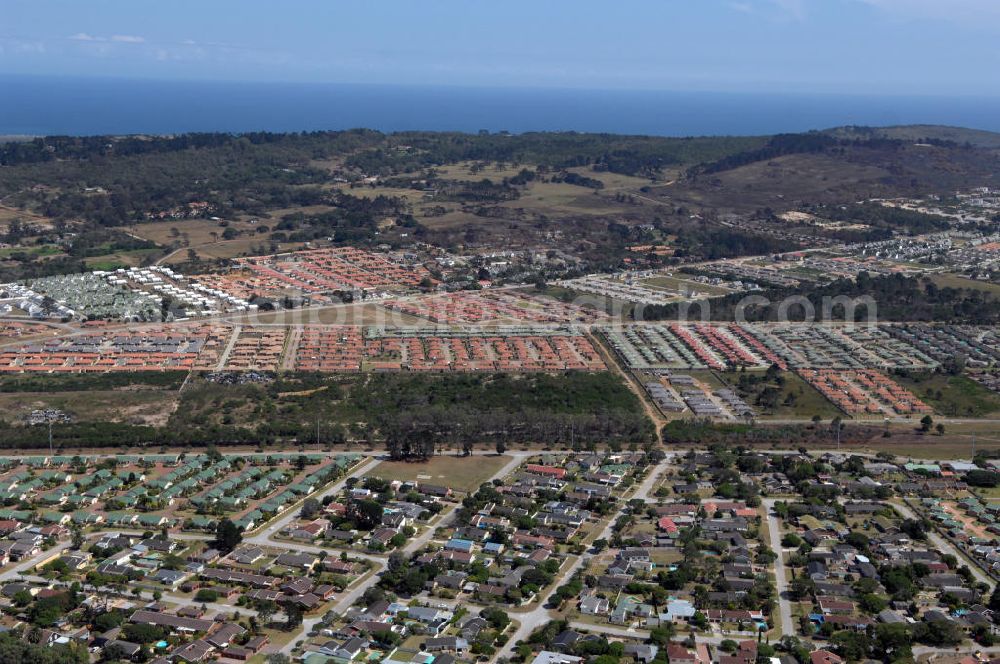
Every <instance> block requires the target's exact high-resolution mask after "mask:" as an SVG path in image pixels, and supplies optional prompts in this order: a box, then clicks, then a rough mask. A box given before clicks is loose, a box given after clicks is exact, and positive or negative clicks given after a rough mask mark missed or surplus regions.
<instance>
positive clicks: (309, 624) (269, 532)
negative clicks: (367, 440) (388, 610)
mask: <svg viewBox="0 0 1000 664" xmlns="http://www.w3.org/2000/svg"><path fill="white" fill-rule="evenodd" d="M529 454H530V453H528V452H515V453H511V456H512V458H511V460H510V461H509V462H507V463H506V464H504V466H503V467H502V468H501V469H500V470H498V471H497V472H496V473H494V474H493V476H492V477H490V478H489V479H488V480H486V481H487V482H491V481H493V480H494V479H501V478H503V477H505V476H507V475H508V474H509V473H510V472H511V471H513V470H514V469H515V468H517V466H519V465H520V464H521V461H522V459H523V457H525V456H528V455H529ZM371 461H372V460H369V461H368V462H366V463H364V464H362V465H361V466H360V467H359V468H358V469H357V470H355V472H353V473H351V475H349V476H348V477H353V476H360V475H363V474H364V473H366V472H368V470H370V466H371V465H372V462H371ZM346 481H347V478H346V477H345V478H344V479H343V480H341V481H340V482H337V484H335V485H334V486H332V487H330V488H329V489H327V490H326V491H323V492H322V493H321V494H319V495H318V496H317V497H322V496H325V495H328V494H331V493H337V492H339V491H340V490H341V489H342V488H343V486H344V484H345V483H346ZM459 507H461V503H455V504H453V505H450V506H449V507H448V508H447V509H446V510H444V511H443V512H442V513H441V514H439V515H438V518H437V519H436V520H435V521H434V523H433V524H431V525H429V526H427V527H426V528H424V532H422V533H421V534H420V535H419V536H417V537H415V538H413V539H412V540H410V541H409V542H408V543H407V544H406V546H405V547H403V549H402V552H403V553H404V554H405V555H406V556H410V555H412V554H414V553H416V552H417V551H419V550H420V549H422V548H423V547H424V546H426V545H427V543H428V542H430V541H431V540H432V539H433V538H434V531H435V529H436V528H438V527H439V526H443V525H445V524H447V523H448V520H449V519H450V518H451V516H452V515H453V514H454V513H455V510H457V509H458V508H459ZM297 514H298V510H296V509H291V510H288V514H287V515H286V516H284V517H282V518H281V519H279V521H278V522H276V523H275V525H269V526H267V528H266V529H263V530H261V532H259V533H258V534H257V535H255V536H254V537H252V538H250V539H249V540H244V541H251V542H253V543H255V544H261V545H267V546H273V547H281V548H286V549H294V550H296V551H310V552H313V553H319V552H321V551H326V552H330V551H331V549H329V548H326V547H319V546H313V545H309V544H299V543H297V542H285V541H282V540H275V539H272V538H273V537H274V535H275V533H277V532H280V531H281V529H282V528H284V527H285V525H287V524H288V523H289V522H291V521H292V520H293V519H295V518H296V516H297ZM348 555H349V556H351V557H354V558H364V559H365V560H368V561H370V562H372V563H374V564H375V566H376V569H375V571H374V573H372V574H370V575H369V576H368V577H367V578H366V579H365V580H364V581H362V582H361V583H358V584H356V585H355V586H354V587H353V588H350V589H348V591H347V592H345V593H344V594H343V595H341V597H340V599H338V600H337V601H336V603H334V604H333V605H332V607H331V608H332V610H334V611H336V612H338V613H343V612H344V611H346V610H347V609H348V608H349V607H351V606H352V605H353V604H354V603H355V602H356V601H357V600H358V599H359V598H360V597H361V596H362V595H364V593H365V591H366V590H368V589H369V588H371V587H372V586H373V585H375V584H376V583H377V582H378V579H379V575H381V573H382V572H384V571H385V569H386V566H387V562H386V557H385V556H375V555H371V554H366V553H359V552H356V551H349V552H348ZM324 613H325V612H324ZM321 621H322V616H312V617H309V618H306V619H304V620H303V621H302V628H301V629H300V630H299V633H298V634H297V635H296V636H295V637H294V638H292V639H290V640H289V641H288V643H287V644H285V645H284V646H283V647H282V648H281V649H280V650H279V651H278V652H280V653H282V654H285V655H291V654H292V651H293V650H294V649H295V646H296V644H297V643H298V642H299V641H301V640H302V639H304V638H305V637H306V636H307V635H308V634H309V633H310V632H311V631H312V630H313V629H315V628H316V626H317V625H318V624H319V623H320V622H321Z"/></svg>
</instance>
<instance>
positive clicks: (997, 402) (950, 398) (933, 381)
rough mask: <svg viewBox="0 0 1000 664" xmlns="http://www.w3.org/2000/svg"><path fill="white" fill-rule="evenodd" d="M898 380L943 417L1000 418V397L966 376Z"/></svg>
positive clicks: (928, 375)
mask: <svg viewBox="0 0 1000 664" xmlns="http://www.w3.org/2000/svg"><path fill="white" fill-rule="evenodd" d="M894 378H895V380H896V381H897V382H898V383H899V384H900V385H902V386H903V387H905V388H907V389H908V390H910V391H911V392H913V393H914V394H915V395H917V396H918V397H920V398H921V399H923V400H924V401H925V402H927V404H928V405H929V406H931V407H932V408H934V412H936V413H939V414H941V415H946V416H948V417H987V416H990V415H998V414H1000V394H997V393H995V392H992V391H990V390H988V389H987V388H985V387H983V386H982V385H980V384H979V383H977V382H975V381H974V380H971V379H969V378H967V377H965V376H946V375H944V374H921V375H914V376H912V377H908V378H902V377H898V376H894Z"/></svg>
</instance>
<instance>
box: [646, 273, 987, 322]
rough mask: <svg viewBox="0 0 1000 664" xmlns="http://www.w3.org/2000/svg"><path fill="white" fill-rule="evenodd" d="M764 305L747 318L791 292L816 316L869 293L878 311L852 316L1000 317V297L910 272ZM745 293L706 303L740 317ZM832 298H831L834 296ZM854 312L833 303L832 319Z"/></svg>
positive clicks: (662, 312) (756, 317) (862, 308)
mask: <svg viewBox="0 0 1000 664" xmlns="http://www.w3.org/2000/svg"><path fill="white" fill-rule="evenodd" d="M760 295H761V296H762V297H764V298H766V299H767V300H768V302H767V303H766V304H749V305H748V306H746V307H744V308H743V312H742V313H743V317H744V319H745V320H747V321H752V322H753V321H777V320H778V318H779V313H780V312H781V310H782V303H783V301H785V300H786V299H787V298H790V297H793V296H795V297H802V298H805V299H806V300H808V302H809V303H810V304H811V305H812V308H813V311H814V312H815V313H814V315H815V317H816V318H817V319H818V318H819V317H820V316H821V315H822V312H823V306H824V299H825V298H838V297H847V298H865V297H870V298H872V299H873V300H874V301H875V304H876V311H875V312H869V310H868V306H867V305H866V304H863V303H862V304H859V306H857V307H855V308H854V309H853V316H854V317H853V320H855V321H865V320H868V316H869V314H870V313H871V314H872V316H873V318H876V319H877V320H883V321H913V322H920V321H924V322H930V321H942V320H946V321H949V322H951V323H955V324H967V325H995V324H997V323H998V322H1000V298H997V297H996V296H994V295H992V294H990V293H988V292H986V291H982V290H978V289H972V288H951V287H945V288H941V287H939V286H938V285H936V284H935V283H934V282H933V281H932V280H930V279H927V278H924V277H909V276H906V275H903V274H891V275H878V276H874V277H872V276H870V275H869V274H868V273H866V272H862V273H860V274H859V275H858V278H857V279H856V280H854V279H837V280H836V281H833V282H830V283H828V284H822V285H803V286H799V287H796V288H773V289H770V290H767V291H765V292H763V293H761V294H760ZM745 297H746V295H745V294H743V293H735V294H732V295H726V296H724V297H721V298H714V299H712V300H711V302H710V305H709V306H708V307H706V312H707V313H708V314H709V317H710V318H711V320H714V321H731V320H734V319H735V317H736V312H737V308H738V307H739V305H740V303H741V302H742V301H743V300H744V298H745ZM831 302H832V300H831ZM684 310H690V311H692V312H696V313H700V312H699V310H698V307H697V306H695V307H693V308H690V309H688V308H687V307H686V306H685V305H677V304H669V305H664V306H648V307H645V308H644V309H642V311H641V316H642V318H643V319H644V320H667V319H671V318H676V317H678V316H679V315H680V314H681V312H682V311H684ZM804 311H805V308H804V307H803V306H802V305H799V304H795V305H792V306H790V307H788V308H787V315H788V317H789V318H790V319H792V320H801V319H802V318H803V314H804ZM850 314H851V311H850V310H845V308H844V306H843V305H842V304H835V305H833V306H832V307H831V311H830V319H831V320H835V321H843V320H844V318H845V316H849V315H850Z"/></svg>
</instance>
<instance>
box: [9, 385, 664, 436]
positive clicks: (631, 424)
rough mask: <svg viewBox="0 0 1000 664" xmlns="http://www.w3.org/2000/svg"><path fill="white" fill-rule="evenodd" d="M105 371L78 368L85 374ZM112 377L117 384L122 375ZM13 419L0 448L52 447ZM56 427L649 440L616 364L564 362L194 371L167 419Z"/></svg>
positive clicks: (98, 432) (139, 432)
mask: <svg viewBox="0 0 1000 664" xmlns="http://www.w3.org/2000/svg"><path fill="white" fill-rule="evenodd" d="M17 378H19V379H20V378H21V377H17ZM47 378H48V377H47ZM64 378H65V379H66V380H67V381H71V380H72V379H74V378H75V377H72V376H66V377H64ZM91 378H92V379H94V380H93V381H92V382H88V381H87V380H86V379H91ZM103 378H104V377H102V376H93V377H91V376H88V377H86V379H84V378H82V377H81V378H80V380H81V381H83V382H82V383H81V385H85V384H94V383H97V382H99V381H100V380H101V379H103ZM300 378H301V380H300ZM108 379H109V380H110V381H111V383H110V384H111V385H115V384H117V383H116V381H117V380H118V379H117V378H112V377H110V376H109V377H108ZM25 380H28V381H32V380H34V379H33V378H25ZM32 384H33V383H31V382H29V383H25V384H24V385H23V386H22V387H23V389H29V386H30V385H32ZM66 384H67V385H73V383H72V382H67V383H66ZM359 423H363V424H359ZM9 424H10V423H0V448H8V449H10V448H14V449H31V448H47V447H48V427H23V426H9ZM52 433H53V442H54V443H55V445H57V446H59V447H103V446H117V445H176V446H198V445H205V444H209V443H215V444H219V445H232V444H243V445H248V444H250V445H255V444H260V445H263V446H267V445H273V444H278V443H292V442H295V443H315V442H317V435H319V439H318V440H319V441H320V442H324V443H329V444H340V443H343V442H345V441H346V440H347V439H348V438H352V439H355V440H358V439H361V440H367V441H369V442H372V443H374V442H375V441H390V442H391V443H393V444H394V445H396V444H398V445H399V446H400V447H399V449H400V452H399V454H400V455H402V456H430V455H431V454H433V453H434V451H435V449H436V448H438V447H440V446H441V445H460V444H466V443H473V442H474V443H487V444H490V445H497V444H502V445H507V444H511V443H516V442H537V441H546V442H549V443H554V444H567V445H570V444H577V445H587V446H593V445H597V444H605V443H614V444H619V445H622V444H629V443H641V442H649V441H652V440H653V439H654V433H655V430H654V428H653V424H652V422H650V421H649V419H648V418H647V417H646V415H645V413H644V412H643V409H642V405H641V403H640V402H639V400H638V398H637V397H636V396H635V395H634V394H633V393H632V392H631V391H630V390H629V389H628V387H627V386H625V385H624V383H622V382H621V380H620V379H618V378H617V377H616V376H614V375H613V374H610V373H603V372H602V373H594V374H587V373H583V372H567V373H566V374H537V375H536V374H531V375H524V376H520V375H510V374H495V375H493V374H490V375H479V374H475V375H466V374H444V375H424V374H374V375H363V376H354V377H345V376H330V375H326V376H323V375H318V374H301V375H294V376H287V375H286V376H284V377H282V378H281V379H280V380H276V381H274V382H273V383H271V384H267V385H218V384H215V383H210V382H207V381H197V380H196V381H194V384H192V385H189V388H188V389H187V390H185V392H184V394H183V395H182V396H181V404H180V407H179V408H178V409H177V411H176V412H175V413H174V415H173V416H172V417H171V419H170V421H169V422H168V424H167V425H166V426H141V425H133V424H127V423H113V422H74V423H70V424H56V425H54V426H53V428H52ZM404 450H405V451H404Z"/></svg>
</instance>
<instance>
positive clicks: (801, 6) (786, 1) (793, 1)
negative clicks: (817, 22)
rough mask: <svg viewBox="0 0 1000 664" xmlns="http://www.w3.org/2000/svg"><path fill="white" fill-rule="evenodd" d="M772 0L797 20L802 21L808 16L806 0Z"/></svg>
mask: <svg viewBox="0 0 1000 664" xmlns="http://www.w3.org/2000/svg"><path fill="white" fill-rule="evenodd" d="M771 2H772V3H773V4H774V5H776V6H777V7H778V9H780V10H781V11H782V12H784V13H785V14H786V15H788V16H790V17H791V18H793V19H795V20H796V21H801V20H802V19H804V18H805V17H806V7H805V2H804V0H771Z"/></svg>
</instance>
